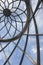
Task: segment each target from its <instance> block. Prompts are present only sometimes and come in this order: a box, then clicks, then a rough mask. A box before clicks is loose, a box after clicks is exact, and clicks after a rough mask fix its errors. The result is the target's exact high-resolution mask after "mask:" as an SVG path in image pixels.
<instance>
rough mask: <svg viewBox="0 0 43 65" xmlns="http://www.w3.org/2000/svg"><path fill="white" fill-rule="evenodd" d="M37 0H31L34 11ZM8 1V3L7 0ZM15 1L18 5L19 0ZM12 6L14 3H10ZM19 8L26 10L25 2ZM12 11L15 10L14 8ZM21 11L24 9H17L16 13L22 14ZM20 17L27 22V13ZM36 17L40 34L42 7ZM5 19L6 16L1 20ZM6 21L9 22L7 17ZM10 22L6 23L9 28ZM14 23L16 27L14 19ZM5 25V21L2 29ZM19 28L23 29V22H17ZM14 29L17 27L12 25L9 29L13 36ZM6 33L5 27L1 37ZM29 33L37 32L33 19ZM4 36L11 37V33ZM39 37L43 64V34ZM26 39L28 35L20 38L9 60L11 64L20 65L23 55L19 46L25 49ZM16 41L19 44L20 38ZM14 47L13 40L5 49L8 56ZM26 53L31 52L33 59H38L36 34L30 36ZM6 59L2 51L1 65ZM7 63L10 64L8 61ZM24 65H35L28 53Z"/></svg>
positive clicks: (41, 30) (42, 27)
mask: <svg viewBox="0 0 43 65" xmlns="http://www.w3.org/2000/svg"><path fill="white" fill-rule="evenodd" d="M2 1H5V0H2ZM11 1H12V0H9V2H11ZM37 1H38V0H31V4H32V9H33V11H34V10H35V7H36V5H37ZM6 3H7V0H6ZM6 3H5V4H6ZM15 3H16V4H15ZM15 3H14V6H15V7H17V6H18V4H19V2H15ZM0 4H1V1H0ZM41 5H42V4H41ZM41 5H40V7H41ZM6 6H8V5H7V4H6ZM11 6H12V5H9V9H11ZM42 6H43V5H42ZM3 7H4V5H3ZM0 8H1V7H0ZM19 8H21V9H23V10H25V9H26V5H25V2H21V5H20V7H19ZM11 11H14V9H12V10H11ZM21 12H22V11H19V10H17V11H16V13H18V14H20V13H21ZM13 14H14V13H12V15H13ZM14 15H17V14H14ZM0 17H1V16H0ZM20 17H21V19H22V20H23V22H25V21H26V19H27V18H26V15H25V14H22V15H20ZM35 18H36V22H37V26H38V31H39V33H40V34H43V9H40V10H39V11H37V13H36V14H35ZM3 19H4V17H3V18H2V19H1V20H3ZM12 19H14V18H12ZM15 19H16V20H17V21H20V19H19V17H15ZM9 21H11V20H10V18H9ZM5 22H7V18H6V19H5ZM10 23H11V22H10ZM10 23H9V22H8V23H7V25H6V26H7V28H8V30H9V27H10ZM12 25H13V26H14V27H15V28H16V24H15V22H14V21H12ZM24 25H25V23H24V24H23V27H24ZM3 26H4V22H2V23H0V29H1V28H2V27H3ZM17 29H18V30H19V31H21V30H22V24H21V23H18V22H17ZM14 31H15V29H14V28H13V27H12V26H11V29H10V31H9V33H10V35H11V37H12V36H13V34H14ZM6 33H7V30H6V28H5V27H4V28H3V29H2V30H1V31H0V35H1V37H3V35H5V34H6ZM18 33H19V32H18V31H16V34H15V35H17V34H18ZM25 33H26V32H25ZM29 33H31V34H33V33H34V34H35V28H34V23H33V20H32V21H31V24H30V30H29ZM4 38H10V36H9V34H7V35H6V36H5V37H4ZM39 39H40V58H41V65H43V36H42V37H41V36H39ZM25 41H26V36H25V35H23V36H22V38H21V40H20V42H19V45H18V47H17V48H16V50H15V51H14V53H13V55H12V57H11V58H10V60H9V62H10V64H11V65H19V62H20V59H21V57H22V51H21V50H20V49H19V47H20V48H21V49H22V50H23V49H24V45H25ZM14 42H15V44H17V42H18V40H16V41H14ZM5 45H6V43H2V47H4V46H5ZM14 47H15V45H14V43H13V42H11V43H10V44H9V46H7V48H6V49H5V50H4V51H5V54H6V56H7V57H8V56H9V55H10V53H11V51H12V50H13V48H14ZM0 50H1V46H0ZM26 53H27V54H29V55H30V56H31V57H32V59H33V60H34V61H35V62H36V60H37V55H36V53H37V49H36V37H35V36H33V37H31V36H30V37H28V45H27V49H26ZM5 60H6V57H5V55H4V53H3V52H1V53H0V65H3V63H4V62H5ZM6 65H8V63H7V64H6ZM22 65H33V64H32V62H31V61H30V60H29V58H27V56H26V54H25V56H24V59H23V63H22Z"/></svg>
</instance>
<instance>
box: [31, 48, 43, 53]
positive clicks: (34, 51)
mask: <svg viewBox="0 0 43 65" xmlns="http://www.w3.org/2000/svg"><path fill="white" fill-rule="evenodd" d="M31 51H32V52H33V54H36V53H37V49H36V48H32V49H31ZM40 51H43V48H42V47H41V48H40Z"/></svg>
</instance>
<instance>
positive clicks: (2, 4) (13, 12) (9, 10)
mask: <svg viewBox="0 0 43 65" xmlns="http://www.w3.org/2000/svg"><path fill="white" fill-rule="evenodd" d="M6 2H7V4H6ZM21 2H24V3H25V7H26V8H25V10H23V9H21V7H20V5H21ZM42 2H43V0H38V2H37V6H36V8H35V11H34V12H33V10H32V6H31V1H30V0H12V2H10V3H9V0H0V24H1V23H4V26H2V27H1V28H0V32H1V31H2V32H3V29H4V28H6V31H7V32H5V34H3V36H1V35H2V33H1V34H0V47H1V50H0V53H1V52H2V51H3V53H4V55H5V57H6V61H5V62H4V63H3V65H6V63H8V65H11V64H10V61H9V59H10V58H11V56H12V55H13V53H14V51H15V50H16V48H17V47H18V48H19V49H20V51H21V52H22V57H21V60H20V63H19V65H22V62H23V59H24V56H25V55H26V57H27V58H28V59H29V60H30V61H31V62H32V63H33V65H41V64H40V44H39V36H43V34H39V33H38V27H37V23H36V19H35V14H36V12H37V11H38V10H39V6H40V4H41V3H42ZM15 3H16V4H17V5H16V4H15ZM42 4H43V3H42ZM20 12H21V13H20ZM21 15H23V16H24V15H25V16H26V18H27V19H26V20H24V21H23V20H22V19H23V18H22V17H20V16H21ZM18 18H19V20H18ZM32 19H33V20H34V26H35V32H36V34H29V27H30V24H31V20H32ZM8 23H9V27H7V24H8ZM12 23H15V25H13V24H12ZM17 23H19V24H21V29H18V26H19V24H18V26H17ZM12 27H13V29H14V32H13V33H12V34H13V35H12V34H11V31H10V30H11V28H12ZM25 31H27V33H25ZM17 32H18V33H17ZM8 34H9V36H8V37H7V38H6V36H7V35H8ZM23 35H24V36H26V41H25V46H24V50H22V49H21V48H20V46H18V44H19V42H20V40H21V39H22V36H23ZM29 36H36V46H37V62H35V61H34V60H33V59H32V57H31V56H30V55H29V54H28V53H26V48H27V43H28V39H29ZM15 40H18V41H17V44H16V43H15V42H14V41H15ZM11 42H12V43H14V45H15V46H14V49H13V50H12V52H11V53H10V55H9V57H8V58H7V55H6V53H5V51H4V49H5V48H6V47H7V46H8V45H9V44H11ZM2 43H6V45H5V46H4V47H2V45H3V44H2ZM21 43H22V42H21Z"/></svg>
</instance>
